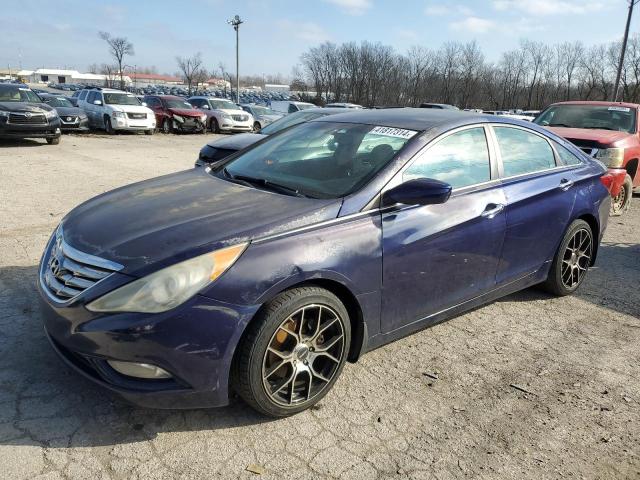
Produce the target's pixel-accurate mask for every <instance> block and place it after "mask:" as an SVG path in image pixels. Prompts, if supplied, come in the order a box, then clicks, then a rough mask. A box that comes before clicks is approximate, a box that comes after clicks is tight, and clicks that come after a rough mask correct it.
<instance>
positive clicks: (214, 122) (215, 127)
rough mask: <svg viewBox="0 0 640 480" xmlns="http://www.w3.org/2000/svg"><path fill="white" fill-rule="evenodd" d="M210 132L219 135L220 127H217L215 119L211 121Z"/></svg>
mask: <svg viewBox="0 0 640 480" xmlns="http://www.w3.org/2000/svg"><path fill="white" fill-rule="evenodd" d="M211 131H212V132H213V133H220V126H219V125H218V120H216V119H215V118H212V119H211Z"/></svg>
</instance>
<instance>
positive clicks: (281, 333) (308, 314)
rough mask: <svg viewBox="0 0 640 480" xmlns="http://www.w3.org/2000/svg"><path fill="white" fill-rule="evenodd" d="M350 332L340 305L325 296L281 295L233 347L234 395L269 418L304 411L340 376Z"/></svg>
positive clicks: (303, 291) (311, 291)
mask: <svg viewBox="0 0 640 480" xmlns="http://www.w3.org/2000/svg"><path fill="white" fill-rule="evenodd" d="M350 327H351V325H350V323H349V316H348V313H347V311H346V309H345V307H344V305H343V304H342V303H341V302H340V300H339V299H338V298H337V297H336V296H335V295H333V294H332V293H331V292H329V291H327V290H324V289H322V288H319V287H300V288H294V289H292V290H288V291H285V292H283V293H281V294H280V295H278V296H277V297H276V298H275V299H274V300H272V301H271V302H269V304H267V305H266V307H265V308H264V310H262V312H261V313H260V314H259V316H258V317H257V318H256V319H255V320H254V321H253V322H252V323H251V325H249V327H248V330H247V332H246V334H245V336H244V337H243V340H242V341H241V343H240V345H239V346H238V351H237V353H236V358H235V360H234V367H233V373H232V384H233V387H234V390H235V391H236V392H237V393H238V394H239V395H240V396H241V397H242V398H243V399H244V400H245V401H246V402H247V403H248V404H249V405H251V406H252V407H253V408H255V409H256V410H258V411H260V412H262V413H264V414H266V415H269V416H273V417H284V416H287V415H293V414H295V413H298V412H300V411H302V410H306V409H307V408H309V407H311V406H312V405H314V404H316V403H317V402H319V401H320V400H321V399H322V397H324V396H325V395H326V394H327V392H328V391H329V390H330V389H331V387H333V385H334V383H335V382H336V380H337V379H338V376H339V375H340V373H341V372H342V368H343V367H344V363H345V361H346V357H347V353H348V348H349V345H350V341H351V328H350Z"/></svg>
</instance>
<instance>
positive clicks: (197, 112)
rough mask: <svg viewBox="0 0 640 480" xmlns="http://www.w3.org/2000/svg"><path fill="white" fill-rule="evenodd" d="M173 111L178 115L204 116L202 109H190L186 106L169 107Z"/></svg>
mask: <svg viewBox="0 0 640 480" xmlns="http://www.w3.org/2000/svg"><path fill="white" fill-rule="evenodd" d="M167 110H169V111H170V112H171V113H175V114H176V115H180V116H182V117H196V118H200V117H201V116H202V112H201V111H200V110H195V109H194V110H190V109H186V108H168V109H167Z"/></svg>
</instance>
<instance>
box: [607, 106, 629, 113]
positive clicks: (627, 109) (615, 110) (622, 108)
mask: <svg viewBox="0 0 640 480" xmlns="http://www.w3.org/2000/svg"><path fill="white" fill-rule="evenodd" d="M607 110H611V111H613V112H630V111H631V109H630V108H629V107H609V108H608V109H607Z"/></svg>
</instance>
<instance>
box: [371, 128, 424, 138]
mask: <svg viewBox="0 0 640 480" xmlns="http://www.w3.org/2000/svg"><path fill="white" fill-rule="evenodd" d="M369 133H374V134H376V135H384V136H386V137H397V138H407V139H409V138H411V137H413V136H414V135H415V134H416V133H418V132H416V131H414V130H405V129H404V128H392V127H373V128H372V129H371V131H370V132H369Z"/></svg>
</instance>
